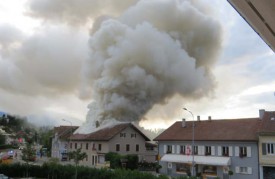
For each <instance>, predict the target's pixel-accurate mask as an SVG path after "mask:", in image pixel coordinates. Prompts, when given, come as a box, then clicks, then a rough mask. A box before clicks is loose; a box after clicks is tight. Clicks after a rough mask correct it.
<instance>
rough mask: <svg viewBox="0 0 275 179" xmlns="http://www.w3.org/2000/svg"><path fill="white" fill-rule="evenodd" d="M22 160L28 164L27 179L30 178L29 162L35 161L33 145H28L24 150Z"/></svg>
mask: <svg viewBox="0 0 275 179" xmlns="http://www.w3.org/2000/svg"><path fill="white" fill-rule="evenodd" d="M22 160H24V161H25V162H26V165H27V171H26V177H28V176H29V172H28V169H29V162H30V161H34V160H35V149H34V148H33V147H32V145H31V143H27V145H26V147H25V148H24V149H23V150H22Z"/></svg>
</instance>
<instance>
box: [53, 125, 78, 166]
mask: <svg viewBox="0 0 275 179" xmlns="http://www.w3.org/2000/svg"><path fill="white" fill-rule="evenodd" d="M77 128H78V126H59V127H55V128H54V136H53V137H52V150H51V157H53V158H58V159H60V160H61V161H64V160H67V159H68V156H67V153H68V147H69V137H70V136H71V135H72V134H73V132H74V131H75V130H76V129H77Z"/></svg>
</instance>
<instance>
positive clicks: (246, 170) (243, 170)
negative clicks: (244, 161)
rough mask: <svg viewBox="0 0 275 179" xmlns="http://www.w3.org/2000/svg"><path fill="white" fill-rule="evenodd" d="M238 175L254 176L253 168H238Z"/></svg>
mask: <svg viewBox="0 0 275 179" xmlns="http://www.w3.org/2000/svg"><path fill="white" fill-rule="evenodd" d="M236 173H240V174H252V167H236Z"/></svg>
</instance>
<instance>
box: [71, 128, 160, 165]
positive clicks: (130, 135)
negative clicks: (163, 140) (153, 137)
mask: <svg viewBox="0 0 275 179" xmlns="http://www.w3.org/2000/svg"><path fill="white" fill-rule="evenodd" d="M149 141H150V139H149V138H148V137H147V136H146V135H144V134H143V133H142V132H141V131H140V130H139V129H138V128H137V127H136V126H134V125H133V124H131V123H119V124H116V125H112V126H108V127H105V128H99V129H98V130H96V131H95V132H92V133H90V134H74V135H73V136H72V137H71V142H70V148H72V150H76V149H78V148H81V149H82V150H81V151H82V152H86V154H87V155H88V157H87V158H86V159H84V160H83V161H81V162H80V164H81V165H85V166H93V167H104V166H106V165H108V164H106V161H105V154H107V153H108V152H115V153H118V154H121V155H127V154H135V155H137V156H138V157H139V160H140V161H144V160H145V161H148V162H153V161H155V160H156V156H157V150H153V151H152V150H149V151H148V150H147V149H146V142H149Z"/></svg>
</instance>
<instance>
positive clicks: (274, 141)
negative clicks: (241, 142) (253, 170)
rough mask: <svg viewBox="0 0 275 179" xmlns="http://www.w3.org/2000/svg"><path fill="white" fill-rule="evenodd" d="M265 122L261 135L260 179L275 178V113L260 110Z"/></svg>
mask: <svg viewBox="0 0 275 179" xmlns="http://www.w3.org/2000/svg"><path fill="white" fill-rule="evenodd" d="M260 119H261V120H263V125H262V128H261V132H260V133H259V146H258V147H259V165H260V166H259V170H260V179H273V178H275V112H274V111H273V112H268V111H264V110H260Z"/></svg>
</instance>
